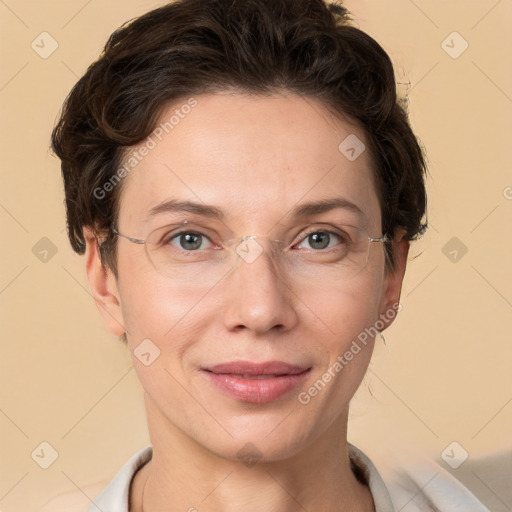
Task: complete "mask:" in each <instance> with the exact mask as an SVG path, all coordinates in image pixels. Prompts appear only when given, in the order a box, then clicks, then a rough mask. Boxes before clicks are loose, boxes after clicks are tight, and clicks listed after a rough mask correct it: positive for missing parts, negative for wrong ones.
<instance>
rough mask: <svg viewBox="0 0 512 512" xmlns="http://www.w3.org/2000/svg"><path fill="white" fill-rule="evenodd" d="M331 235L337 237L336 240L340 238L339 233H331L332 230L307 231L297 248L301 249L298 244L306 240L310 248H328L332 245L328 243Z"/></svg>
mask: <svg viewBox="0 0 512 512" xmlns="http://www.w3.org/2000/svg"><path fill="white" fill-rule="evenodd" d="M333 237H334V238H337V239H338V240H342V238H341V236H340V235H338V234H336V233H333V232H332V231H313V232H311V233H309V234H308V235H307V236H306V238H304V240H303V241H302V242H301V243H300V244H299V246H298V247H299V249H302V247H300V245H301V244H303V243H304V242H305V241H307V242H308V243H309V244H310V248H312V249H318V250H322V249H328V248H330V247H332V245H330V244H331V241H332V238H333Z"/></svg>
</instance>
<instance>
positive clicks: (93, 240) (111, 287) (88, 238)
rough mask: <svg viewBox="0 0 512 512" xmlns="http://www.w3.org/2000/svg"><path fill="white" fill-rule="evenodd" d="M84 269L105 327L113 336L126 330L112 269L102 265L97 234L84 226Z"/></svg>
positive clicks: (119, 334)
mask: <svg viewBox="0 0 512 512" xmlns="http://www.w3.org/2000/svg"><path fill="white" fill-rule="evenodd" d="M84 238H85V243H86V249H85V270H86V273H87V280H88V282H89V288H90V290H91V293H92V296H93V298H94V301H95V302H96V306H98V310H99V312H100V313H101V316H102V317H103V320H104V321H105V324H106V326H107V329H108V330H109V331H110V332H111V333H112V334H114V335H115V336H121V335H122V334H124V333H125V332H126V329H125V327H124V320H123V314H122V309H121V301H120V297H119V291H118V289H117V282H116V278H115V276H114V274H113V273H112V271H111V270H110V269H108V268H106V267H105V265H103V263H102V262H101V257H100V248H99V242H98V239H97V236H96V234H95V232H94V230H93V229H92V228H90V227H85V228H84Z"/></svg>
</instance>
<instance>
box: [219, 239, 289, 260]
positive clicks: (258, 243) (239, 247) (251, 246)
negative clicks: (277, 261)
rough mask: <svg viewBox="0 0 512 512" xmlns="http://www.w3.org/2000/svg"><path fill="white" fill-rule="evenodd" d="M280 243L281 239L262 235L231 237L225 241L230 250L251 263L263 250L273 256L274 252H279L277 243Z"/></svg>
mask: <svg viewBox="0 0 512 512" xmlns="http://www.w3.org/2000/svg"><path fill="white" fill-rule="evenodd" d="M282 243H283V241H282V240H277V239H274V238H272V237H269V236H264V235H244V236H241V237H237V238H231V239H229V240H226V242H225V244H226V245H227V246H228V248H229V249H230V252H232V253H234V255H235V256H237V257H239V258H241V259H242V260H244V261H245V263H253V262H254V261H256V260H257V259H258V258H259V257H260V256H261V254H262V253H263V252H266V253H267V254H269V253H270V254H272V255H273V256H275V254H276V253H278V254H279V252H280V251H279V250H278V249H279V244H282ZM269 249H270V251H269Z"/></svg>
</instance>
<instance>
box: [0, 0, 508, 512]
mask: <svg viewBox="0 0 512 512" xmlns="http://www.w3.org/2000/svg"><path fill="white" fill-rule="evenodd" d="M160 4H161V2H156V1H150V0H145V1H143V0H123V1H121V0H108V1H99V0H89V1H84V0H67V1H66V2H62V1H60V0H59V1H57V0H54V1H50V0H41V1H29V0H1V1H0V19H1V30H0V34H1V38H2V41H1V43H2V44H1V62H2V66H1V68H0V108H1V119H2V127H1V147H2V152H1V157H2V158H1V166H0V169H1V173H2V187H1V189H0V226H1V230H2V231H1V232H2V242H1V244H2V246H1V247H2V252H1V255H2V256H1V257H2V264H1V267H0V315H1V326H2V329H1V353H0V370H1V372H0V376H1V386H0V443H1V446H2V448H1V453H2V457H1V459H0V510H1V511H2V512H18V511H20V512H21V511H24V512H25V511H31V510H37V509H38V508H39V507H41V506H42V505H43V504H44V503H45V502H47V501H48V500H49V499H50V498H51V497H53V496H56V495H58V494H61V493H67V492H75V493H76V494H75V496H78V497H79V498H80V499H81V500H82V503H83V506H84V507H86V506H87V505H88V504H89V503H90V501H89V500H90V499H93V498H94V497H95V495H96V493H97V492H98V491H99V490H100V489H101V488H102V487H103V486H104V485H105V484H106V483H107V482H108V481H109V480H110V479H111V478H112V477H113V475H114V474H115V473H116V472H117V470H118V469H119V468H120V467H121V465H122V464H123V463H124V462H125V461H126V460H127V459H128V458H129V457H130V456H131V455H132V454H133V453H134V452H135V451H136V450H138V449H139V448H141V447H143V446H145V445H146V444H148V437H147V431H146V426H145V416H144V409H143V404H142V393H141V389H140V387H139V384H138V382H137V380H136V376H135V372H134V371H133V369H132V364H131V361H130V357H129V354H128V353H127V351H126V349H125V347H124V346H123V345H122V344H121V343H120V342H118V341H117V339H115V338H113V337H112V336H110V335H109V334H108V333H107V332H106V330H105V328H104V327H103V325H102V323H101V321H100V317H99V315H98V314H97V311H96V306H95V305H94V303H93V300H92V298H91V296H90V294H89V292H88V289H87V283H86V280H85V274H84V270H83V261H82V259H81V258H80V257H78V256H76V255H74V254H73V253H72V251H71V249H70V246H69V243H68V241H67V238H66V233H65V229H64V226H65V221H64V208H63V203H62V202H63V193H62V183H61V179H60V169H59V162H58V161H57V160H56V159H55V158H54V157H52V156H51V155H50V154H49V152H48V150H47V147H48V143H49V135H50V131H51V128H52V125H53V122H54V119H55V117H56V115H57V112H58V110H59V108H60V105H61V103H62V101H63V99H64V97H65V95H66V94H67V93H68V91H69V89H70V88H71V87H72V85H73V84H74V83H75V82H76V80H77V78H78V77H79V76H81V75H82V74H83V73H84V72H85V70H86V67H87V66H88V65H89V64H90V63H91V62H92V61H93V60H94V59H95V58H96V57H97V55H98V54H99V52H100V50H101V48H102V45H103V44H104V42H105V41H106V39H107V37H108V35H109V34H110V33H111V32H112V31H113V30H114V29H115V28H116V27H117V26H119V25H120V24H121V23H122V22H123V21H125V20H127V19H129V18H132V17H134V16H137V15H139V14H142V13H143V12H145V11H147V10H149V9H150V8H152V7H155V6H157V5H160ZM346 5H347V6H348V7H349V8H350V9H351V10H352V12H353V15H354V18H356V20H357V22H358V24H359V25H360V27H361V28H363V29H365V30H367V31H368V32H369V33H370V34H371V35H373V36H374V37H375V38H376V39H377V40H378V41H380V42H381V43H382V44H383V45H384V47H385V48H386V49H387V50H388V51H389V53H390V55H391V56H392V59H393V61H394V63H395V65H396V67H397V73H398V81H400V82H404V83H405V82H409V81H410V84H411V85H410V90H409V100H410V109H411V119H412V122H413V125H414V128H415V130H416V131H417V133H418V135H419V136H420V138H421V140H422V142H423V144H424V145H425V146H426V148H427V150H428V155H429V165H430V178H429V183H428V187H429V193H430V203H429V212H430V213H429V220H430V223H431V229H430V231H429V233H428V235H426V236H425V238H424V239H423V240H422V241H421V242H419V243H418V244H416V246H415V248H414V249H413V254H419V253H420V252H422V251H423V252H422V254H421V256H419V257H418V258H417V259H415V260H414V261H411V262H410V263H409V269H408V273H407V276H406V279H405V284H404V290H403V296H402V299H403V300H402V303H403V310H402V312H401V313H400V317H399V320H398V321H397V322H396V323H395V325H393V326H392V327H391V328H390V329H389V330H388V331H387V332H386V340H387V346H386V347H385V346H384V345H383V344H382V343H380V342H379V343H378V346H377V349H376V352H375V356H374V359H373V362H372V366H371V369H370V371H369V372H368V375H367V377H366V379H365V383H364V385H363V386H362V387H361V389H360V390H359V392H358V395H357V399H356V400H355V401H354V404H353V411H352V418H351V423H350V432H349V434H350V435H349V440H350V441H352V442H353V443H355V444H356V445H357V446H359V447H360V448H361V449H363V450H364V451H366V453H367V454H368V455H369V456H370V457H371V458H372V459H374V460H375V462H376V463H377V464H379V461H382V467H383V468H384V467H385V464H386V463H388V464H391V465H392V464H394V461H395V459H396V458H397V457H398V456H399V455H400V454H401V453H402V452H404V451H405V450H407V449H413V450H415V451H417V452H419V453H420V454H423V455H425V456H426V457H428V458H430V459H432V460H434V461H436V462H438V463H439V464H440V466H442V467H443V468H444V469H446V470H448V471H450V472H451V473H452V474H453V475H455V476H456V477H457V478H459V479H461V480H462V481H463V482H464V483H465V484H466V485H468V486H469V487H470V488H471V489H472V491H473V492H474V493H475V494H476V495H477V496H478V497H479V498H480V499H481V500H482V501H484V502H485V503H486V504H487V506H488V507H489V508H491V509H492V510H493V511H498V512H499V511H505V510H512V496H511V494H510V492H511V491H510V487H511V486H510V485H509V484H510V478H511V477H510V475H511V473H512V439H511V431H512V429H511V427H512V385H511V384H512V382H511V371H510V366H511V361H512V343H511V342H512V339H511V338H512V337H511V334H510V319H511V317H512V315H511V313H512V272H511V270H510V263H511V256H512V236H511V229H510V226H511V225H512V172H511V158H510V153H509V152H510V146H511V135H512V129H511V128H512V126H511V125H512V115H511V114H512V66H511V65H510V48H511V43H512V35H511V32H510V26H511V23H512V2H510V0H500V1H496V0H478V1H477V0H471V1H470V0H457V1H454V0H451V1H446V0H435V1H434V0H432V1H430V0H415V1H414V2H413V1H412V0H392V1H390V0H387V1H385V2H384V1H382V0H364V1H361V0H351V1H347V2H346ZM44 31H46V32H48V33H49V34H51V36H52V37H53V38H54V39H55V40H56V41H57V42H58V49H57V50H56V51H55V52H54V53H53V54H52V55H50V56H49V57H48V58H46V59H43V58H42V57H41V56H40V55H39V54H38V53H36V52H35V51H34V50H33V49H32V47H31V43H32V41H34V40H35V41H36V43H37V42H38V41H39V45H40V46H41V43H40V40H41V37H47V36H41V37H39V35H40V34H41V33H42V32H44ZM454 31H457V32H458V33H459V34H460V36H461V37H462V38H463V39H464V40H465V41H467V43H468V44H469V46H468V48H467V50H466V51H465V52H464V53H462V54H461V55H460V56H459V57H458V58H452V56H450V55H449V54H448V53H447V52H446V51H445V50H448V51H449V52H451V53H452V55H455V53H457V52H459V51H460V50H461V49H462V48H463V46H462V45H463V40H462V39H460V38H459V36H457V35H455V36H450V37H449V38H448V39H447V41H446V42H445V43H444V44H443V43H442V42H443V41H444V40H445V39H446V38H447V37H448V36H449V35H450V34H451V33H452V32H454ZM45 41H46V43H45V48H47V49H48V48H49V47H50V46H49V44H50V43H49V39H45ZM450 47H452V48H450ZM40 51H41V50H40ZM43 237H46V238H48V239H49V240H50V241H51V244H52V245H53V246H54V248H55V250H56V251H57V252H56V253H55V254H54V255H52V252H51V251H50V252H48V254H47V255H46V259H47V261H41V258H44V252H41V251H44V250H45V249H48V241H46V240H45V241H43V242H40V240H41V239H42V238H43ZM453 237H456V240H454V241H453V240H452V241H451V242H449V241H450V240H451V239H452V238H453ZM38 243H39V244H41V245H36V244H38ZM446 244H449V245H448V246H447V245H446ZM450 244H451V245H450ZM34 246H35V247H36V249H33V248H34ZM463 247H466V248H467V253H466V254H463V250H462V248H463ZM453 251H456V252H453ZM455 256H456V257H457V260H456V261H452V260H453V258H454V257H455ZM369 390H371V393H373V396H372V394H371V393H370V391H369ZM43 441H46V442H48V443H50V444H51V445H52V446H53V447H54V449H55V450H57V452H58V458H57V460H56V461H55V462H54V463H53V464H52V465H51V466H50V467H49V468H48V469H42V468H41V467H39V465H38V464H36V462H35V461H34V460H33V459H32V458H31V453H32V452H33V450H35V449H36V448H37V447H38V446H39V445H40V443H41V442H43ZM453 441H457V442H458V443H459V444H460V445H461V446H462V447H463V448H464V449H465V450H466V451H467V452H468V453H469V458H468V460H467V461H466V462H465V463H464V464H463V465H462V466H461V467H460V468H459V469H457V470H453V469H451V468H450V467H449V466H448V465H447V464H446V463H445V462H444V461H443V460H442V459H441V458H440V456H441V453H442V452H443V450H444V449H445V448H446V447H447V446H448V445H449V444H450V443H452V442H453ZM407 447H409V448H407ZM35 459H37V457H35ZM505 471H508V472H509V473H508V476H507V475H506V474H505ZM507 478H508V483H507V480H506V479H507ZM68 510H72V509H71V508H69V509H68ZM77 510H78V509H77Z"/></svg>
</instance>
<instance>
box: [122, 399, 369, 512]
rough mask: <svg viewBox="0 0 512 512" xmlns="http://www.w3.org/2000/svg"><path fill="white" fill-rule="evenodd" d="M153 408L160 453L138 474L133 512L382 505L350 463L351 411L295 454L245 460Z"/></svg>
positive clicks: (353, 511) (338, 509) (364, 510)
mask: <svg viewBox="0 0 512 512" xmlns="http://www.w3.org/2000/svg"><path fill="white" fill-rule="evenodd" d="M146 407H147V409H148V426H149V431H150V438H151V444H152V446H153V457H152V459H151V461H149V462H148V463H147V464H146V465H145V466H144V467H143V468H141V470H140V471H138V472H137V474H136V475H135V478H134V480H133V484H132V487H131V490H130V503H131V506H130V512H160V511H162V510H165V511H166V512H178V511H179V512H183V511H189V512H201V511H202V510H208V511H209V512H232V511H237V512H238V511H239V510H244V512H256V511H257V512H260V511H261V510H267V511H269V512H274V511H275V512H277V511H279V512H297V511H300V510H323V511H326V512H348V511H350V512H374V511H375V507H374V503H373V498H372V495H371V492H370V490H369V488H368V487H367V486H366V485H364V484H362V483H360V482H359V481H358V480H357V478H356V476H355V475H354V473H353V472H352V470H351V467H350V459H349V457H348V447H347V442H346V427H347V419H348V410H347V413H346V414H344V415H343V418H341V419H340V420H339V421H336V422H334V423H333V424H332V425H331V426H330V427H329V429H328V431H326V432H325V433H324V435H322V436H321V438H319V439H318V440H316V441H315V442H313V443H311V444H310V445H309V446H307V447H306V448H305V449H304V450H303V451H301V452H299V453H297V454H295V455H294V456H293V457H291V458H289V459H286V460H278V461H266V460H260V461H257V462H252V463H251V462H247V461H245V463H244V462H241V461H240V460H231V459H226V458H222V457H219V456H218V455H216V454H213V453H211V452H210V451H208V450H206V449H205V448H204V447H202V446H200V445H199V444H198V443H196V442H195V441H194V440H192V439H190V438H189V437H188V436H186V435H185V434H184V433H183V432H181V431H180V430H178V429H175V428H174V427H173V426H170V425H169V423H168V422H167V425H165V426H164V425H163V423H162V422H161V421H157V418H158V414H154V413H155V411H150V410H149V409H150V408H151V407H152V406H151V404H149V405H148V403H146ZM160 419H161V418H160Z"/></svg>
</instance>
